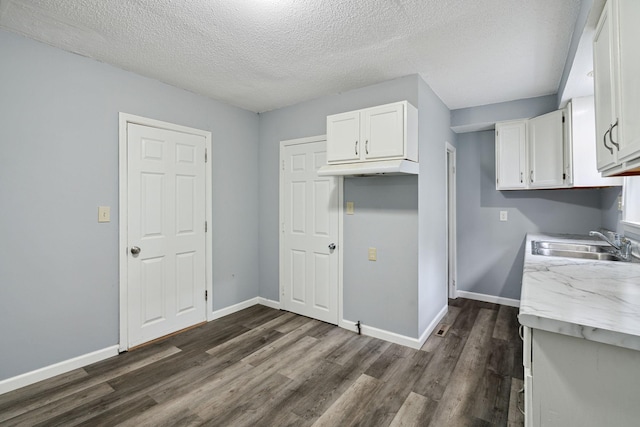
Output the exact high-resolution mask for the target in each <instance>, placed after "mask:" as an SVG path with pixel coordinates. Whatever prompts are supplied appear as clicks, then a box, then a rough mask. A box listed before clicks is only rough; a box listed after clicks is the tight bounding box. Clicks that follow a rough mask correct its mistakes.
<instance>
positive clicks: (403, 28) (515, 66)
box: [0, 0, 580, 112]
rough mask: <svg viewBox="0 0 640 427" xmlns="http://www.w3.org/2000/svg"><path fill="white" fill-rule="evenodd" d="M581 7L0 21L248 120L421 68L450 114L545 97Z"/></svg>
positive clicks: (93, 12) (143, 8) (377, 6)
mask: <svg viewBox="0 0 640 427" xmlns="http://www.w3.org/2000/svg"><path fill="white" fill-rule="evenodd" d="M579 7H580V0H562V1H558V0H527V1H516V0H360V1H355V0H334V1H329V0H306V1H303V0H242V1H241V0H189V1H187V0H173V1H172V0H128V1H124V0H0V27H1V28H4V29H7V30H10V31H14V32H17V33H20V34H23V35H25V36H27V37H30V38H33V39H36V40H39V41H42V42H45V43H48V44H50V45H53V46H56V47H59V48H62V49H65V50H68V51H71V52H75V53H78V54H81V55H84V56H87V57H91V58H95V59H97V60H99V61H103V62H106V63H109V64H112V65H115V66H117V67H120V68H123V69H126V70H130V71H133V72H136V73H138V74H141V75H144V76H147V77H151V78H155V79H157V80H160V81H163V82H165V83H168V84H171V85H174V86H177V87H181V88H184V89H187V90H190V91H193V92H196V93H200V94H203V95H206V96H209V97H211V98H214V99H218V100H220V101H223V102H225V103H228V104H231V105H235V106H238V107H242V108H245V109H248V110H251V111H254V112H264V111H268V110H272V109H276V108H280V107H283V106H287V105H292V104H295V103H298V102H302V101H305V100H309V99H313V98H317V97H320V96H323V95H327V94H332V93H338V92H343V91H346V90H349V89H354V88H358V87H362V86H366V85H369V84H374V83H378V82H381V81H385V80H389V79H393V78H397V77H401V76H405V75H408V74H420V75H421V76H422V77H423V78H424V79H425V81H426V82H427V83H428V84H429V86H431V88H432V89H433V90H434V92H435V93H436V94H437V95H438V96H439V97H440V98H441V99H442V100H443V101H444V103H445V104H446V105H447V106H448V107H449V108H450V109H457V108H464V107H470V106H475V105H484V104H491V103H495V102H502V101H508V100H513V99H521V98H529V97H534V96H541V95H547V94H552V93H555V92H556V91H557V90H558V86H559V83H560V78H561V75H562V71H563V68H564V64H565V60H566V56H567V52H568V49H569V44H570V42H571V35H572V32H573V27H574V23H575V21H576V17H577V14H578V11H579Z"/></svg>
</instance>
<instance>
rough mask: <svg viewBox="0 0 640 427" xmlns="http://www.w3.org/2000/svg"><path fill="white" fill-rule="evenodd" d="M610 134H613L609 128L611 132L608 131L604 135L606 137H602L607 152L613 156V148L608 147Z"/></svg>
mask: <svg viewBox="0 0 640 427" xmlns="http://www.w3.org/2000/svg"><path fill="white" fill-rule="evenodd" d="M609 132H611V127H609V130H607V131H606V132H605V133H604V136H603V137H602V143H603V144H604V146H605V148H606V149H607V150H609V152H610V153H611V154H613V148H611V147H609V146H608V145H607V134H608V133H609Z"/></svg>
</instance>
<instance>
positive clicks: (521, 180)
mask: <svg viewBox="0 0 640 427" xmlns="http://www.w3.org/2000/svg"><path fill="white" fill-rule="evenodd" d="M522 175H523V174H522V172H520V184H522V183H523V182H524V181H523V179H524V178H523V176H522Z"/></svg>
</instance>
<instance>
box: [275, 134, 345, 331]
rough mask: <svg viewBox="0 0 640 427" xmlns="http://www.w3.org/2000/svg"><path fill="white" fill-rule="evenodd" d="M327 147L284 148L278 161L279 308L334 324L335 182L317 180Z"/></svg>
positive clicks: (320, 144) (318, 144)
mask: <svg viewBox="0 0 640 427" xmlns="http://www.w3.org/2000/svg"><path fill="white" fill-rule="evenodd" d="M326 152H327V149H326V142H325V141H320V142H309V143H301V144H293V145H285V146H284V149H283V154H282V156H283V159H282V169H283V170H282V175H281V179H282V185H281V188H282V191H283V194H282V195H281V197H282V207H283V212H282V213H283V218H282V221H283V224H282V239H283V240H282V244H283V248H282V252H281V253H282V256H283V260H282V266H283V268H282V277H281V280H282V281H283V283H282V297H281V302H282V305H283V308H284V309H285V310H288V311H292V312H294V313H298V314H302V315H304V316H308V317H312V318H315V319H318V320H322V321H325V322H329V323H333V324H338V275H339V272H338V262H339V257H338V251H339V250H340V248H339V247H338V227H339V211H338V200H339V196H338V178H336V177H333V176H323V177H319V176H318V174H317V172H318V169H319V168H320V167H321V166H323V165H325V164H326V156H327V154H326Z"/></svg>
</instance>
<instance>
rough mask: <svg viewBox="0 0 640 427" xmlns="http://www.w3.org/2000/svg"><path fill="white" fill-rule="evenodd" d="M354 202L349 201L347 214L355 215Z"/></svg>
mask: <svg viewBox="0 0 640 427" xmlns="http://www.w3.org/2000/svg"><path fill="white" fill-rule="evenodd" d="M353 208H354V207H353V202H347V215H353Z"/></svg>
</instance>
